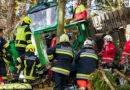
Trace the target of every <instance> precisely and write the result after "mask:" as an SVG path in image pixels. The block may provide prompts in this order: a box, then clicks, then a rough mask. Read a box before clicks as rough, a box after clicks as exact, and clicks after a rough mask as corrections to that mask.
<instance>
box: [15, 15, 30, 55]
mask: <svg viewBox="0 0 130 90" xmlns="http://www.w3.org/2000/svg"><path fill="white" fill-rule="evenodd" d="M31 22H32V21H31V19H30V18H29V17H27V16H25V17H24V19H23V23H22V25H21V26H19V27H18V28H17V30H16V33H15V37H14V40H15V47H16V50H17V51H18V54H19V56H21V55H22V54H24V53H25V48H26V46H27V45H28V44H31V34H32V32H31V29H30V26H29V25H30V24H31Z"/></svg>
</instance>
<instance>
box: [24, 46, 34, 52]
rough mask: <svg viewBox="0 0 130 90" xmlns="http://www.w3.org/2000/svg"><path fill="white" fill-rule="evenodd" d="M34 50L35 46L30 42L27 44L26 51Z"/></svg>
mask: <svg viewBox="0 0 130 90" xmlns="http://www.w3.org/2000/svg"><path fill="white" fill-rule="evenodd" d="M28 51H30V52H35V47H34V46H33V45H32V44H29V45H27V47H26V52H28Z"/></svg>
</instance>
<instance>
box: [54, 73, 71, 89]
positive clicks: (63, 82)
mask: <svg viewBox="0 0 130 90" xmlns="http://www.w3.org/2000/svg"><path fill="white" fill-rule="evenodd" d="M54 82H55V88H54V90H64V89H65V88H66V87H67V85H68V82H69V77H68V76H66V75H63V74H60V73H57V72H55V73H54Z"/></svg>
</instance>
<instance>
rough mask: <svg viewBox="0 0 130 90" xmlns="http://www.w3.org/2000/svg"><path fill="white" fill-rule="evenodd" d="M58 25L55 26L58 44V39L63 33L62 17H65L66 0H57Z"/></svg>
mask: <svg viewBox="0 0 130 90" xmlns="http://www.w3.org/2000/svg"><path fill="white" fill-rule="evenodd" d="M58 3H59V4H58V25H57V38H56V39H57V40H56V43H59V37H60V35H61V34H63V33H64V15H65V5H66V0H58Z"/></svg>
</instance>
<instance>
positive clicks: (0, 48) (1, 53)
mask: <svg viewBox="0 0 130 90" xmlns="http://www.w3.org/2000/svg"><path fill="white" fill-rule="evenodd" d="M9 49H10V45H9V43H8V42H7V41H6V40H5V39H4V38H3V29H2V28H1V29H0V77H2V79H3V80H4V81H6V80H7V70H6V63H9V62H10V61H11V60H7V52H8V51H9Z"/></svg>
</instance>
